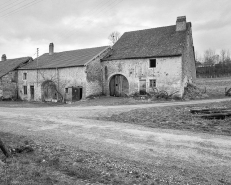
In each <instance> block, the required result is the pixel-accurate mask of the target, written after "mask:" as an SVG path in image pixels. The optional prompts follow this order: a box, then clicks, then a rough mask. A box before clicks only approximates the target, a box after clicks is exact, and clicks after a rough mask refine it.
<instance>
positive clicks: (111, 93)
mask: <svg viewBox="0 0 231 185" xmlns="http://www.w3.org/2000/svg"><path fill="white" fill-rule="evenodd" d="M109 86H110V96H115V76H113V77H112V78H111V81H110V85H109Z"/></svg>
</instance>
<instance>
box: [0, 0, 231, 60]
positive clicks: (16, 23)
mask: <svg viewBox="0 0 231 185" xmlns="http://www.w3.org/2000/svg"><path fill="white" fill-rule="evenodd" d="M230 9H231V1H230V0H216V1H215V0H200V1H199V0H142V1H141V0H0V25H1V26H0V55H2V54H6V55H7V58H8V59H9V58H16V57H23V56H32V57H33V58H35V57H36V54H35V53H36V48H39V54H40V55H41V54H43V53H46V52H48V45H49V43H51V42H53V43H54V46H55V52H59V51H66V50H74V49H80V48H89V47H95V46H104V45H109V40H108V35H109V34H110V33H111V32H113V31H118V32H120V33H121V34H123V33H124V32H126V31H132V30H141V29H147V28H154V27H160V26H168V25H173V24H175V22H176V18H177V16H182V15H185V16H187V21H188V22H192V26H193V27H192V29H193V39H194V45H195V50H196V51H197V52H198V53H199V54H201V55H202V54H203V52H204V50H206V49H208V48H211V49H214V50H216V51H217V52H218V53H219V50H220V49H230V50H231V11H230Z"/></svg>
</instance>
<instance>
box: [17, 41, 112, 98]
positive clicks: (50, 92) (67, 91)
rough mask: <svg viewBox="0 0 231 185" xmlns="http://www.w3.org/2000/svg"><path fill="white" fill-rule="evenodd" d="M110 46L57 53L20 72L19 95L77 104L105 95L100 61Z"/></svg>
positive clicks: (50, 47) (24, 67) (31, 64)
mask: <svg viewBox="0 0 231 185" xmlns="http://www.w3.org/2000/svg"><path fill="white" fill-rule="evenodd" d="M109 49H110V48H109V47H108V46H103V47H96V48H88V49H80V50H73V51H64V52H57V53H56V52H54V44H53V43H51V44H50V45H49V53H45V54H43V55H42V56H40V57H38V58H36V59H35V60H33V61H32V62H30V63H29V64H28V65H26V66H23V67H21V68H19V69H18V95H19V97H20V99H22V100H28V101H54V102H57V101H64V100H65V101H77V100H80V99H85V98H86V97H88V96H91V95H98V94H102V75H101V74H102V71H101V62H100V60H101V59H102V58H103V57H104V56H105V55H106V53H107V52H108V50H109Z"/></svg>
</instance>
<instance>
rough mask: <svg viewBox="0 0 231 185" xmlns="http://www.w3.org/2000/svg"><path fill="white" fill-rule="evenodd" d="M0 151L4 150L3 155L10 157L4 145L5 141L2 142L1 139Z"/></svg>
mask: <svg viewBox="0 0 231 185" xmlns="http://www.w3.org/2000/svg"><path fill="white" fill-rule="evenodd" d="M0 149H1V150H2V152H3V154H4V155H5V156H6V157H10V156H11V155H10V151H9V150H8V149H7V147H6V146H5V145H4V143H3V141H2V140H1V138H0Z"/></svg>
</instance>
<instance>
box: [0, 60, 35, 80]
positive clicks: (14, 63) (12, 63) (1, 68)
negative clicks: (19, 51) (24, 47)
mask: <svg viewBox="0 0 231 185" xmlns="http://www.w3.org/2000/svg"><path fill="white" fill-rule="evenodd" d="M29 60H32V58H31V57H22V58H15V59H8V60H6V61H0V77H2V76H4V75H6V74H7V73H9V72H10V71H13V70H15V69H17V68H18V67H20V66H21V65H23V64H25V63H27V62H28V61H29Z"/></svg>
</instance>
